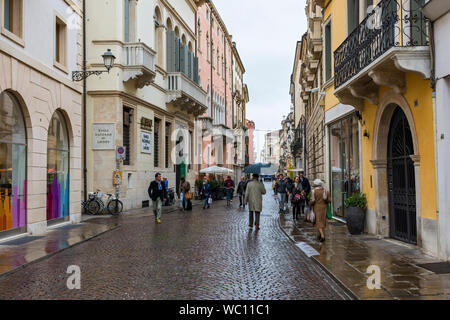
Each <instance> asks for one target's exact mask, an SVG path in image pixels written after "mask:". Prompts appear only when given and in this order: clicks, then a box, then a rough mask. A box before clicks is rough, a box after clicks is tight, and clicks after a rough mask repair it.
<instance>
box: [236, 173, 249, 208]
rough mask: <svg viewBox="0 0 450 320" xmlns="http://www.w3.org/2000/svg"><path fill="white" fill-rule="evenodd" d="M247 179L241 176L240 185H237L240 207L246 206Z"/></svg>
mask: <svg viewBox="0 0 450 320" xmlns="http://www.w3.org/2000/svg"><path fill="white" fill-rule="evenodd" d="M247 182H248V181H247V180H246V179H245V177H241V181H239V184H238V187H237V193H238V195H239V208H240V207H243V208H245V203H244V198H245V188H247Z"/></svg>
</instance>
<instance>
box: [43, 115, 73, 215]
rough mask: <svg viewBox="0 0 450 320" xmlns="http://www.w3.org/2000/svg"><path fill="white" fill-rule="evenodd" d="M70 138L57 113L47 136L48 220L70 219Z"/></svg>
mask: <svg viewBox="0 0 450 320" xmlns="http://www.w3.org/2000/svg"><path fill="white" fill-rule="evenodd" d="M69 181H70V179H69V138H68V134H67V127H66V122H65V120H64V117H63V115H62V114H61V113H60V112H59V111H56V112H55V113H54V115H53V117H52V119H51V120H50V126H49V129H48V136H47V220H55V219H62V218H68V217H69Z"/></svg>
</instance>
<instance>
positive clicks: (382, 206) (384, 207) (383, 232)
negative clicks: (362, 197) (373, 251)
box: [370, 159, 389, 237]
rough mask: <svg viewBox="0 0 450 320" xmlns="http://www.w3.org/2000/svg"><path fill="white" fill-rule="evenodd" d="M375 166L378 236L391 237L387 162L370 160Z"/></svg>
mask: <svg viewBox="0 0 450 320" xmlns="http://www.w3.org/2000/svg"><path fill="white" fill-rule="evenodd" d="M370 162H371V163H372V166H373V177H374V190H375V214H376V219H377V221H376V234H377V235H380V236H383V237H389V196H388V182H387V181H388V180H387V160H385V159H383V160H370Z"/></svg>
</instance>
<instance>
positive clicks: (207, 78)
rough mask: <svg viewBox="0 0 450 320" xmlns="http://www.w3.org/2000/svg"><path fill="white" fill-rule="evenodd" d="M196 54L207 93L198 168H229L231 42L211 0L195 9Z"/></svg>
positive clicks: (202, 117)
mask: <svg viewBox="0 0 450 320" xmlns="http://www.w3.org/2000/svg"><path fill="white" fill-rule="evenodd" d="M197 57H198V60H199V75H200V84H201V87H202V88H203V90H205V91H206V92H207V104H208V110H207V111H206V112H205V113H204V114H203V115H202V116H200V117H199V121H201V122H199V124H200V126H201V128H202V130H198V131H197V133H198V135H197V137H196V138H197V144H198V147H199V148H200V146H201V150H200V149H198V150H197V152H196V158H197V163H198V164H199V168H198V169H199V170H201V169H203V168H206V167H209V166H213V165H219V166H224V167H228V168H231V167H232V158H231V154H232V152H231V150H232V143H233V134H232V131H231V130H230V129H231V127H232V79H233V77H232V41H231V37H230V35H229V34H228V31H227V29H226V27H225V24H224V23H223V21H222V19H221V18H220V15H219V13H218V12H217V10H216V8H215V7H214V4H213V3H212V2H211V1H209V2H207V3H205V4H204V5H202V6H201V7H199V9H198V12H197ZM200 131H201V132H200ZM199 135H201V137H200V136H199Z"/></svg>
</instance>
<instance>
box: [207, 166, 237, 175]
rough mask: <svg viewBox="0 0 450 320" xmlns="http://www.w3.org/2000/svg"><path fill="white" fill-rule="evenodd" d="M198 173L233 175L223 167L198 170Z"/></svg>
mask: <svg viewBox="0 0 450 320" xmlns="http://www.w3.org/2000/svg"><path fill="white" fill-rule="evenodd" d="M200 173H204V174H229V173H233V170H231V169H228V168H224V167H218V166H212V167H209V168H205V169H202V170H200Z"/></svg>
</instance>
